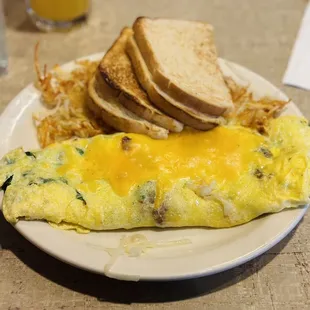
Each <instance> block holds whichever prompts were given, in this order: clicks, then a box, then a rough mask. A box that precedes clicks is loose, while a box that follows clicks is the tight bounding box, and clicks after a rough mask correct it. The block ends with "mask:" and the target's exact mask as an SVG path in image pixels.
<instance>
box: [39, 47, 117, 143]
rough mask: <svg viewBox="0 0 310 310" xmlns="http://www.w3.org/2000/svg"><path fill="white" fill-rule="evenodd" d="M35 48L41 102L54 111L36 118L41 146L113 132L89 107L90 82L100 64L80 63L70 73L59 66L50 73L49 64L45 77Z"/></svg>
mask: <svg viewBox="0 0 310 310" xmlns="http://www.w3.org/2000/svg"><path fill="white" fill-rule="evenodd" d="M38 48H39V45H38V44H37V45H36V48H35V70H36V74H37V83H36V87H37V88H38V89H39V90H40V91H41V99H42V101H43V103H44V104H45V106H46V107H48V108H50V109H51V113H48V115H38V114H34V115H33V120H34V122H35V126H36V129H37V136H38V140H39V143H40V146H41V147H43V148H44V147H46V146H47V145H49V144H52V143H54V142H59V141H63V140H67V139H70V138H73V137H79V138H87V137H92V136H95V135H98V134H101V133H110V132H112V129H111V128H110V127H109V126H108V125H106V124H104V123H103V121H102V120H101V119H98V118H96V116H95V115H93V114H92V113H91V112H90V111H89V110H88V108H87V104H86V103H87V100H90V99H89V98H88V92H87V85H88V81H89V79H90V78H91V77H92V75H93V74H94V72H95V70H96V68H97V66H98V62H95V61H88V60H83V61H77V62H76V64H77V68H76V69H74V70H73V71H72V72H70V73H68V72H65V71H63V70H61V68H60V67H59V66H57V65H56V66H54V68H53V70H52V71H50V72H47V67H46V65H45V66H44V70H43V73H42V74H41V72H40V68H39V61H38Z"/></svg>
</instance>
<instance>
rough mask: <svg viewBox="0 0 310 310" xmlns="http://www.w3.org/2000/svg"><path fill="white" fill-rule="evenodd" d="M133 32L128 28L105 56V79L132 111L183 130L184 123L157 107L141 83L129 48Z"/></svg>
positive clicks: (171, 127)
mask: <svg viewBox="0 0 310 310" xmlns="http://www.w3.org/2000/svg"><path fill="white" fill-rule="evenodd" d="M132 34H133V31H132V29H130V28H127V27H126V28H124V29H123V30H122V32H121V34H120V36H119V37H118V38H117V40H116V41H115V42H114V43H113V45H112V47H111V48H110V49H109V51H108V52H107V53H106V55H105V56H104V57H103V59H102V61H101V62H100V64H99V67H98V68H99V71H100V73H101V75H102V77H103V79H104V80H105V81H106V83H107V84H108V85H109V86H110V87H111V88H112V89H114V90H117V91H119V92H120V94H119V95H118V100H119V102H120V103H121V104H122V105H123V106H124V107H126V108H127V109H128V110H130V111H132V112H133V113H135V114H136V115H138V116H140V117H141V118H144V119H145V120H147V121H149V122H151V123H154V124H156V125H158V126H160V127H163V128H166V129H168V130H170V131H172V132H180V131H182V129H183V124H181V123H180V122H178V121H177V120H175V119H173V118H172V117H170V116H167V115H165V114H164V113H162V112H161V111H160V110H159V109H157V108H156V107H155V106H153V105H152V103H151V102H150V101H149V98H148V96H147V93H146V92H145V91H144V90H143V89H142V88H141V86H140V85H139V83H138V81H137V79H136V77H135V74H134V71H133V68H132V65H131V62H130V59H129V57H128V55H127V54H126V51H125V49H126V43H127V40H128V38H129V37H131V36H132Z"/></svg>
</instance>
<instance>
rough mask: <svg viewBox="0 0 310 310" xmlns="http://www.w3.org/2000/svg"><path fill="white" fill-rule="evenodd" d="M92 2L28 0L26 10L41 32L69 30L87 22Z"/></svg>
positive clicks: (84, 0)
mask: <svg viewBox="0 0 310 310" xmlns="http://www.w3.org/2000/svg"><path fill="white" fill-rule="evenodd" d="M90 2H91V1H90V0H26V9H27V13H28V14H29V16H30V17H31V19H32V21H33V22H34V24H35V25H36V26H37V27H38V28H39V29H40V30H43V31H53V30H67V29H70V28H72V27H73V26H76V25H77V24H80V23H82V22H84V21H86V19H87V17H88V14H89V11H90Z"/></svg>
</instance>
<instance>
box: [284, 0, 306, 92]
mask: <svg viewBox="0 0 310 310" xmlns="http://www.w3.org/2000/svg"><path fill="white" fill-rule="evenodd" d="M283 84H287V85H291V86H295V87H300V88H304V89H307V90H310V3H308V5H307V7H306V11H305V13H304V17H303V20H302V23H301V27H300V29H299V33H298V35H297V38H296V41H295V45H294V47H293V50H292V54H291V57H290V60H289V62H288V66H287V69H286V72H285V74H284V77H283Z"/></svg>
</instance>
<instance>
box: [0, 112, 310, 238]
mask: <svg viewBox="0 0 310 310" xmlns="http://www.w3.org/2000/svg"><path fill="white" fill-rule="evenodd" d="M309 138H310V128H309V127H308V124H307V121H306V120H304V119H302V118H298V117H287V116H285V117H284V116H283V117H280V118H278V119H276V120H273V121H272V122H271V124H270V127H269V129H268V135H267V136H262V135H260V134H258V133H257V132H255V131H251V130H250V129H246V128H243V127H239V126H232V127H229V126H227V127H220V126H219V127H217V128H215V129H213V130H211V131H207V132H197V131H187V132H182V133H179V134H171V135H170V136H169V138H168V139H167V140H153V139H151V138H149V137H147V136H144V135H139V134H125V133H120V134H115V135H110V136H104V135H100V136H96V137H94V138H91V139H80V140H75V141H67V142H64V143H58V144H54V145H51V146H49V147H48V148H46V149H44V150H40V151H35V152H27V153H25V152H24V151H23V150H22V149H18V150H15V151H13V152H11V153H9V154H7V155H6V156H5V157H4V158H3V159H2V161H1V163H0V184H3V183H4V186H3V185H2V187H4V189H6V192H5V196H4V203H3V212H4V215H5V217H6V219H7V220H8V221H10V222H16V221H17V220H18V219H20V218H25V219H44V220H47V221H49V222H51V223H54V225H55V224H56V225H59V226H60V227H61V228H65V229H71V228H74V229H77V230H79V231H81V232H82V231H85V229H86V230H88V229H90V230H104V229H118V228H127V229H129V228H136V227H152V226H159V227H181V226H209V227H230V226H234V225H238V224H242V223H245V222H248V221H250V220H252V219H253V218H255V217H257V216H259V215H261V214H263V213H269V212H278V211H280V210H282V209H283V208H287V207H297V206H299V205H302V204H305V203H308V200H309V198H308V197H309V190H310V184H309V151H310V142H309V141H310V139H309Z"/></svg>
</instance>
